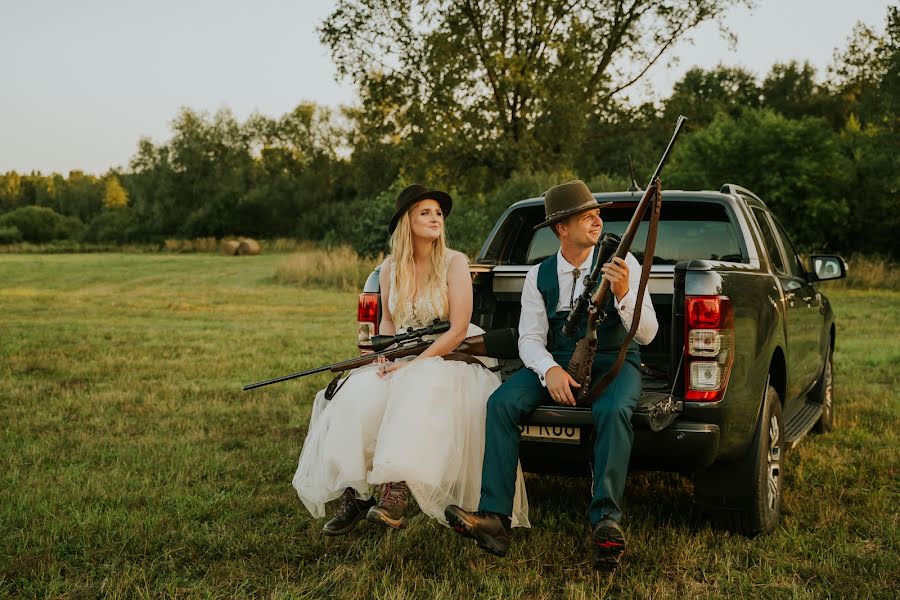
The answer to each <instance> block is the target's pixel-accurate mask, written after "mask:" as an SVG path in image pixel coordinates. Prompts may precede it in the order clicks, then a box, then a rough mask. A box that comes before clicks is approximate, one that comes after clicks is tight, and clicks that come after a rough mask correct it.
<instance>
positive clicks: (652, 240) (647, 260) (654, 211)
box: [586, 178, 662, 404]
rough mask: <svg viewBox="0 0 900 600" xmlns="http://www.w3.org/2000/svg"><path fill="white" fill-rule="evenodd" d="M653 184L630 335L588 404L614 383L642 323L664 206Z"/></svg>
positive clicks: (591, 392)
mask: <svg viewBox="0 0 900 600" xmlns="http://www.w3.org/2000/svg"><path fill="white" fill-rule="evenodd" d="M653 185H654V187H655V188H656V190H655V191H654V193H653V203H652V204H651V205H650V224H649V225H648V227H647V243H646V245H645V247H644V264H643V265H642V266H641V281H640V283H639V284H638V291H637V300H635V307H634V314H633V315H632V316H631V329H630V330H629V331H628V335H627V336H625V340H624V341H623V342H622V347H621V348H620V349H619V355H618V356H617V357H616V362H615V363H613V366H612V367H610V369H609V371H607V372H606V374H604V375H603V377H601V378H600V380H599V381H598V382H597V383H596V384H594V386H593V387H592V388H591V391H590V393H589V394H588V396H587V399H588V401H587V403H586V404H591V403H593V402H594V400H596V399H597V398H598V397H599V396H600V394H602V393H603V390H605V389H606V388H607V387H608V386H609V384H610V383H612V380H613V379H615V378H616V375H618V374H619V370H620V369H621V368H622V364H623V363H624V362H625V354H626V353H627V352H628V345H629V344H631V340H633V339H634V334H635V333H637V328H638V325H640V323H641V309H642V308H643V304H644V293H645V292H646V290H647V281H648V280H649V279H650V268H651V267H652V266H653V255H654V254H655V252H656V231H657V228H658V225H659V209H660V207H661V206H662V184H661V183H660V181H659V179H658V178H657V180H656V181H654V182H653Z"/></svg>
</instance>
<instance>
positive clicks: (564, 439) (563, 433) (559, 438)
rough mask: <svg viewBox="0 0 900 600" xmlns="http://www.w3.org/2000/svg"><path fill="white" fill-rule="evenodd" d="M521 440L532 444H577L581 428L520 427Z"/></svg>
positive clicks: (579, 439)
mask: <svg viewBox="0 0 900 600" xmlns="http://www.w3.org/2000/svg"><path fill="white" fill-rule="evenodd" d="M519 431H521V432H522V439H523V440H529V441H532V442H557V443H562V444H577V443H579V442H580V441H581V428H579V427H557V426H552V425H521V426H520V427H519Z"/></svg>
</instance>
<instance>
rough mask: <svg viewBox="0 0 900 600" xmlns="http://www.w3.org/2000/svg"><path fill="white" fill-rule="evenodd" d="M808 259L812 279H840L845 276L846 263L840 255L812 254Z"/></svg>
mask: <svg viewBox="0 0 900 600" xmlns="http://www.w3.org/2000/svg"><path fill="white" fill-rule="evenodd" d="M809 261H810V263H811V264H812V271H813V272H812V273H811V275H813V278H812V279H813V281H828V280H830V279H842V278H844V277H846V276H847V264H846V263H845V262H844V259H842V258H841V257H840V256H832V255H824V254H813V255H812V256H811V257H810V259H809Z"/></svg>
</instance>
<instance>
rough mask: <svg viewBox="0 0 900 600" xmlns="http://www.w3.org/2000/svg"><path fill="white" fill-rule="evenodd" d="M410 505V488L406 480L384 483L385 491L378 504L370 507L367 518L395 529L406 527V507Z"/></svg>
mask: <svg viewBox="0 0 900 600" xmlns="http://www.w3.org/2000/svg"><path fill="white" fill-rule="evenodd" d="M408 505H409V488H408V487H406V482H405V481H397V482H391V483H386V484H384V491H383V492H382V494H381V500H379V501H378V505H377V506H373V507H372V508H370V509H369V513H368V514H367V515H366V520H368V521H371V522H372V523H378V524H379V525H386V526H387V527H393V528H394V529H406V507H407V506H408Z"/></svg>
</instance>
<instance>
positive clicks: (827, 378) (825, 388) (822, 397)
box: [810, 344, 834, 433]
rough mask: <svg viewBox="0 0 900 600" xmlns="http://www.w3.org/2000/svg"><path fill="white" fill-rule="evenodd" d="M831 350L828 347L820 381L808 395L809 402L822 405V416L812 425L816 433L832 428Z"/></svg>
mask: <svg viewBox="0 0 900 600" xmlns="http://www.w3.org/2000/svg"><path fill="white" fill-rule="evenodd" d="M833 352H834V351H833V350H832V349H831V345H830V344H829V346H828V354H827V356H826V357H825V370H824V372H823V373H822V380H821V381H819V383H817V384H816V387H815V388H813V390H812V392H811V393H810V400H812V401H813V402H818V403H819V404H821V405H822V416H820V417H819V420H818V421H816V424H815V425H813V431H815V432H816V433H828V432H829V431H831V429H832V428H833V427H834V366H833V360H832V354H833Z"/></svg>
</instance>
